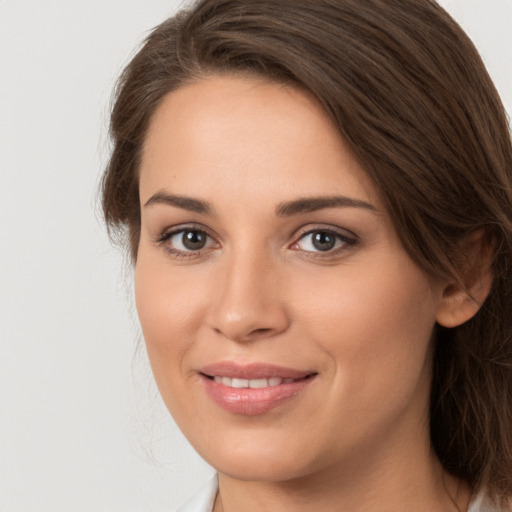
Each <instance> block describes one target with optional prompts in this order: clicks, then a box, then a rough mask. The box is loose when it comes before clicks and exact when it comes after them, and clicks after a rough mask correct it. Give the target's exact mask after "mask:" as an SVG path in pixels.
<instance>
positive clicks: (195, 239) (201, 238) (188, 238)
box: [182, 231, 206, 251]
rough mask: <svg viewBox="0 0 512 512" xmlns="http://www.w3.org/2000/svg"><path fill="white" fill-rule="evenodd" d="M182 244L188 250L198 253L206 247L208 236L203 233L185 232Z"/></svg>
mask: <svg viewBox="0 0 512 512" xmlns="http://www.w3.org/2000/svg"><path fill="white" fill-rule="evenodd" d="M182 242H183V245H184V246H185V247H186V248H187V249H189V250H191V251H197V250H198V249H202V248H203V247H204V246H205V244H206V236H205V234H204V233H201V231H185V233H183V239H182Z"/></svg>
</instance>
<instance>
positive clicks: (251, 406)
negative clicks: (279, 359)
mask: <svg viewBox="0 0 512 512" xmlns="http://www.w3.org/2000/svg"><path fill="white" fill-rule="evenodd" d="M313 380H314V377H309V378H306V379H301V380H296V381H294V382H288V383H286V384H279V385H278V386H268V387H266V388H232V387H229V386H224V385H223V384H219V383H218V382H215V381H213V380H211V379H209V378H207V377H204V376H203V377H202V381H203V383H204V386H205V388H206V392H207V394H208V396H209V397H210V398H211V399H212V400H213V401H214V402H215V403H216V404H217V405H218V406H220V407H221V408H222V409H224V410H225V411H228V412H231V413H234V414H242V415H245V416H257V415H258V414H264V413H266V412H268V411H271V410H272V409H274V408H276V407H277V406H279V405H281V404H282V403H283V402H286V401H287V400H290V399H291V398H293V397H295V396H296V395H298V394H299V393H300V392H301V391H303V390H304V388H306V387H307V386H308V385H309V384H310V383H311V382H312V381H313Z"/></svg>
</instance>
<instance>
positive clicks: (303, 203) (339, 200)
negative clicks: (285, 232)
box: [276, 196, 378, 217]
mask: <svg viewBox="0 0 512 512" xmlns="http://www.w3.org/2000/svg"><path fill="white" fill-rule="evenodd" d="M324 208H363V209H364V210H368V211H370V212H374V213H378V210H377V208H375V206H373V205H372V204H370V203H367V202H366V201H362V200H361V199H353V198H351V197H346V196H321V197H303V198H299V199H295V200H293V201H286V202H284V203H280V204H279V205H278V206H277V208H276V216H277V217H291V216H292V215H297V214H299V213H309V212H314V211H316V210H322V209H324Z"/></svg>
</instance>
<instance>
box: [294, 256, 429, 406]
mask: <svg viewBox="0 0 512 512" xmlns="http://www.w3.org/2000/svg"><path fill="white" fill-rule="evenodd" d="M364 268H365V271H364V272H360V266H354V267H353V268H350V267H348V266H347V267H345V268H344V269H343V272H342V273H341V274H340V277H339V279H336V280H332V279H329V276H326V278H325V280H323V279H321V280H320V281H317V282H316V284H315V286H312V283H308V282H306V283H305V284H304V289H303V290H302V291H300V290H299V291H297V292H296V293H297V294H300V295H301V296H302V297H307V300H304V301H303V302H302V304H301V310H300V312H298V314H297V316H298V317H302V318H303V319H308V320H307V321H304V322H303V324H302V325H303V327H304V329H305V330H307V334H308V337H309V338H311V339H316V340H318V343H319V344H320V345H321V346H322V348H323V350H324V351H325V352H326V353H327V354H328V355H329V356H330V359H331V362H332V366H333V368H335V372H336V378H337V379H338V380H339V385H340V386H343V388H344V389H346V390H347V392H353V393H354V394H355V396H361V395H365V393H366V391H367V392H368V393H370V395H368V396H371V395H372V394H373V395H374V396H375V397H377V396H380V393H381V392H382V391H383V390H385V389H388V390H389V389H390V388H391V387H392V386H394V387H397V388H400V387H406V388H408V389H409V390H410V389H411V388H412V387H414V386H415V384H416V383H417V381H418V379H419V378H420V376H421V375H422V372H423V370H424V368H425V365H426V364H427V363H429V361H428V359H427V357H428V348H429V345H430V339H431V335H432V330H433V327H434V324H435V314H436V299H435V295H434V293H433V292H432V289H431V287H430V284H429V281H428V278H427V277H426V276H425V275H424V273H423V272H422V271H420V270H419V269H418V268H416V267H415V266H414V265H413V264H412V262H410V261H408V260H405V259H404V261H401V260H396V259H395V260H390V261H386V259H384V258H383V259H382V260H381V261H379V264H375V265H365V266H364ZM317 277H318V276H317ZM306 290H309V292H308V293H306ZM312 290H314V293H311V291H312Z"/></svg>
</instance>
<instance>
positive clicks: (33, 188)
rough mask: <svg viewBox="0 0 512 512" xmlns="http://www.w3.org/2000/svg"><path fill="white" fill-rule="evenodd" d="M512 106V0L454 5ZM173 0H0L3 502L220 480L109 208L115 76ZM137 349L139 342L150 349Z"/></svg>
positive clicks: (137, 498) (180, 490) (40, 506)
mask: <svg viewBox="0 0 512 512" xmlns="http://www.w3.org/2000/svg"><path fill="white" fill-rule="evenodd" d="M441 3H442V5H444V6H445V7H446V8H447V9H448V10H449V11H450V12H451V13H452V14H453V15H454V17H455V18H456V19H457V20H458V21H459V22H460V23H461V25H462V26H463V27H464V28H465V29H466V31H467V32H468V33H469V35H470V36H471V37H472V38H473V40H474V42H475V44H476V45H477V47H478V48H479V49H480V51H481V53H482V55H483V57H484V60H485V62H486V64H487V67H488V69H489V71H490V73H491V75H492V77H493V78H494V80H495V83H496V85H497V87H498V90H499V91H500V93H501V95H502V98H503V100H504V103H505V105H506V107H507V109H508V112H509V113H510V112H512V0H444V1H442V2H441ZM181 4H183V2H179V1H176V0H175V1H173V0H149V1H148V0H144V1H143V0H87V1H86V0H3V1H1V0H0V102H1V103H0V166H1V167H0V204H1V210H0V222H1V224H0V235H1V241H0V258H1V259H0V286H1V289H0V301H1V302H0V306H1V309H0V315H1V316H0V335H1V345H0V358H1V359H0V364H1V366H0V371H1V373H0V379H1V380H0V407H1V409H0V414H1V417H0V420H1V427H0V470H1V473H0V510H1V511H2V512H60V511H61V512H78V511H80V512H86V511H87V512H100V511H120V512H121V511H122V512H129V511H169V510H172V509H173V508H174V507H175V506H176V505H177V504H178V503H179V502H181V501H182V500H183V499H184V498H185V497H187V496H188V495H190V494H191V493H192V492H194V490H195V489H197V488H198V487H199V486H201V484H202V482H204V481H205V480H206V479H208V478H209V476H210V475H211V474H212V469H211V468H209V467H207V466H206V464H204V463H203V462H201V461H200V459H199V457H198V456H197V455H195V453H194V451H193V450H192V448H190V446H189V445H188V444H187V442H186V441H185V440H184V438H183V437H182V435H181V434H180V433H179V431H178V429H177V428H176V427H175V425H174V424H173V423H172V420H171V419H170V418H169V416H168V414H167V412H166V411H165V408H164V407H163V405H162V403H161V401H160V398H159V397H158V394H157V392H156V390H155V386H154V384H153V380H152V377H151V374H150V371H149V369H148V363H147V361H146V357H145V351H144V347H143V342H142V340H141V337H140V334H139V328H138V323H137V320H136V316H135V314H134V307H133V298H132V292H131V286H130V281H131V279H130V272H129V270H128V271H127V270H126V266H124V267H123V257H122V254H121V253H120V252H119V251H118V250H116V249H113V248H112V247H111V246H110V244H109V242H108V240H107V237H106V235H105V233H104V229H103V227H102V225H101V222H100V220H99V216H98V213H97V207H96V196H95V195H96V190H97V185H98V180H99V175H100V172H101V170H102V167H103V166H104V163H105V161H106V157H107V155H108V147H109V146H108V143H107V128H106V126H107V119H108V107H109V98H110V93H111V89H112V86H113V83H114V81H115V78H116V76H117V75H118V73H119V71H120V70H121V69H122V66H123V65H124V64H125V63H126V62H127V61H128V59H129V57H130V55H132V54H133V51H134V49H135V47H136V46H137V44H138V43H139V42H140V41H141V39H142V38H143V37H144V36H145V34H147V31H148V30H149V29H150V28H152V27H153V26H155V25H156V24H157V23H158V22H160V21H162V20H163V19H165V18H166V17H167V16H169V15H171V14H173V13H174V12H175V11H176V10H177V8H178V7H179V6H180V5H181ZM137 347H139V349H137Z"/></svg>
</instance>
